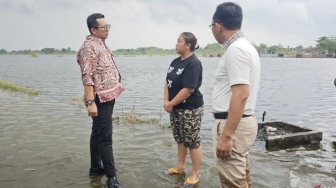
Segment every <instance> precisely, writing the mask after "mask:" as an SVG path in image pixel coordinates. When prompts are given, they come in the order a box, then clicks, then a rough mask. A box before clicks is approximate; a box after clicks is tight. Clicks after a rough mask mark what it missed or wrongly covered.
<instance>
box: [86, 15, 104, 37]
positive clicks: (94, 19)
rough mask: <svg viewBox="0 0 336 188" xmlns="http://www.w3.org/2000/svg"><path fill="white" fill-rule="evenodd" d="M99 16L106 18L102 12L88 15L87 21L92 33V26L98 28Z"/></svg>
mask: <svg viewBox="0 0 336 188" xmlns="http://www.w3.org/2000/svg"><path fill="white" fill-rule="evenodd" d="M99 18H105V16H104V15H103V14H101V13H93V14H91V15H90V16H88V18H87V19H86V23H87V26H88V29H89V31H90V33H91V28H98V26H99V25H98V22H97V19H99ZM91 34H92V33H91Z"/></svg>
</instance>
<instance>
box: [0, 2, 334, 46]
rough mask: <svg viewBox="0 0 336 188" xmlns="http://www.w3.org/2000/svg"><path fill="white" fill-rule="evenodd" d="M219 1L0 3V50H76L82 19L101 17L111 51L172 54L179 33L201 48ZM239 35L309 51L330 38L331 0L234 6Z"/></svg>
mask: <svg viewBox="0 0 336 188" xmlns="http://www.w3.org/2000/svg"><path fill="white" fill-rule="evenodd" d="M222 2H223V1H219V0H0V23H1V29H0V49H1V48H5V49H6V50H23V49H32V50H40V49H42V48H45V47H53V48H58V49H60V48H63V47H65V48H66V47H70V48H72V49H74V50H78V48H79V47H80V45H81V44H82V42H83V40H84V39H85V36H86V35H88V34H89V32H88V29H87V26H86V18H87V16H88V15H89V14H91V13H94V12H100V13H103V14H104V15H105V17H106V20H107V21H108V23H110V24H111V25H112V27H111V30H110V34H109V38H108V39H107V44H108V46H110V47H111V48H112V49H113V50H116V49H120V48H137V47H149V46H156V47H160V48H168V49H172V48H174V47H175V43H176V40H177V37H178V35H179V34H180V33H181V32H184V31H189V32H193V33H194V34H195V35H196V37H197V38H198V41H199V44H200V46H201V47H204V46H206V45H207V44H208V43H214V42H216V41H215V39H214V37H213V36H212V33H211V30H210V28H209V27H208V26H209V25H210V23H211V21H212V16H213V13H214V11H215V9H216V6H217V5H218V4H220V3H222ZM234 2H236V3H238V4H239V5H240V6H241V7H242V8H243V14H244V20H243V27H242V30H243V32H244V33H245V35H246V37H247V38H248V40H250V41H251V42H254V43H256V44H258V45H259V44H260V43H265V44H267V45H274V44H275V45H278V44H279V43H281V44H282V45H283V46H285V47H286V46H288V45H289V46H291V47H295V46H298V45H300V44H301V45H303V46H304V47H308V46H309V45H315V44H316V42H315V41H316V39H317V38H319V37H321V36H329V35H336V9H335V8H336V0H237V1H234Z"/></svg>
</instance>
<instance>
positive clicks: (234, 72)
mask: <svg viewBox="0 0 336 188" xmlns="http://www.w3.org/2000/svg"><path fill="white" fill-rule="evenodd" d="M226 53H227V57H226V59H225V66H226V67H227V72H228V76H229V82H230V86H233V85H237V84H246V85H250V81H249V80H250V61H249V55H248V54H247V53H246V52H244V51H243V50H242V49H240V48H239V47H236V46H232V47H231V48H229V49H228V50H227V51H226Z"/></svg>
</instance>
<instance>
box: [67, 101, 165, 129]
mask: <svg viewBox="0 0 336 188" xmlns="http://www.w3.org/2000/svg"><path fill="white" fill-rule="evenodd" d="M70 103H71V104H73V105H76V104H78V106H79V109H84V108H85V105H82V103H83V99H82V97H74V98H72V99H70ZM134 109H135V104H133V106H132V107H131V111H129V112H124V110H123V108H121V113H114V114H113V117H112V120H113V123H114V124H117V125H119V124H120V125H125V124H131V125H155V126H158V127H161V128H170V124H169V123H166V122H163V120H162V117H163V114H162V113H161V111H160V112H159V113H158V114H157V115H152V116H142V115H140V114H137V113H135V110H134Z"/></svg>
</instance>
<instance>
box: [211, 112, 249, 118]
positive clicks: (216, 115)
mask: <svg viewBox="0 0 336 188" xmlns="http://www.w3.org/2000/svg"><path fill="white" fill-rule="evenodd" d="M228 115H229V114H228V113H227V112H214V113H213V117H214V118H215V119H227V117H228ZM250 116H252V115H245V114H243V118H244V117H250Z"/></svg>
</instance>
